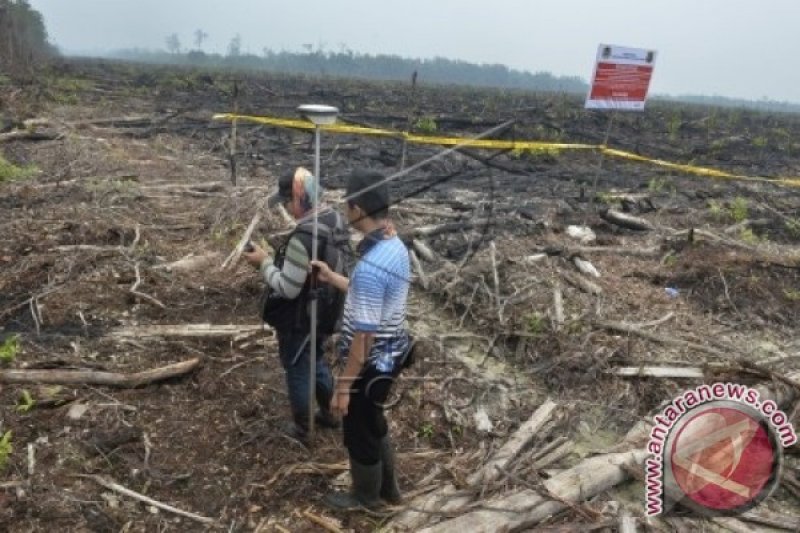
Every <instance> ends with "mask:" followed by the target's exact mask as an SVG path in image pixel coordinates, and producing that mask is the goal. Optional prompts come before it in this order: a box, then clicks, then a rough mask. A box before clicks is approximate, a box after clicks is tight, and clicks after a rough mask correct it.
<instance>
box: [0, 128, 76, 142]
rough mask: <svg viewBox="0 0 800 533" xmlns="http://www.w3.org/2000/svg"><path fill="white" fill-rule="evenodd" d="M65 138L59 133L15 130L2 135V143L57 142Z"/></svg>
mask: <svg viewBox="0 0 800 533" xmlns="http://www.w3.org/2000/svg"><path fill="white" fill-rule="evenodd" d="M63 136H64V134H63V133H60V132H57V131H40V130H14V131H9V132H8V133H0V143H6V142H11V141H56V140H58V139H61V138H62V137H63Z"/></svg>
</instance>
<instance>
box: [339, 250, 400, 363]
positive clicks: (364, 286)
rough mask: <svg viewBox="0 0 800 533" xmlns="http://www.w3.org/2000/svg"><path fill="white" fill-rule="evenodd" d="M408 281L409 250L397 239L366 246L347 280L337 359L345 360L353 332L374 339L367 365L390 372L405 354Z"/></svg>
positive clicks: (348, 352)
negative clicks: (348, 283)
mask: <svg viewBox="0 0 800 533" xmlns="http://www.w3.org/2000/svg"><path fill="white" fill-rule="evenodd" d="M409 278H410V266H409V260H408V250H406V247H405V245H404V244H403V242H402V241H401V240H400V239H399V238H398V237H392V238H390V239H382V240H379V241H377V242H375V243H374V244H371V245H370V246H368V248H367V251H366V252H365V253H364V255H363V257H361V259H360V260H359V261H358V263H357V264H356V267H355V269H354V270H353V274H352V275H351V276H350V285H349V288H348V290H347V298H346V300H345V304H344V314H343V317H342V331H341V335H340V336H339V346H338V347H339V355H340V357H342V358H343V359H346V358H347V356H348V355H349V354H350V345H351V344H352V342H353V335H354V333H355V332H365V333H373V334H374V335H375V339H374V342H373V344H372V350H370V353H369V354H368V356H367V364H369V365H373V366H374V367H375V368H376V369H377V370H378V371H379V372H387V373H389V372H392V371H393V370H394V368H395V365H396V363H397V362H398V361H399V360H400V358H401V357H402V356H403V355H404V354H405V353H406V351H407V350H408V342H409V341H408V333H407V332H406V329H405V321H406V301H407V299H408V288H409Z"/></svg>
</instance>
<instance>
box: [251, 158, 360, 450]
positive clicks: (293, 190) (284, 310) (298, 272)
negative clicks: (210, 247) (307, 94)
mask: <svg viewBox="0 0 800 533" xmlns="http://www.w3.org/2000/svg"><path fill="white" fill-rule="evenodd" d="M315 184H316V180H315V179H314V177H313V176H312V175H311V173H309V172H308V170H306V169H304V168H302V167H298V168H297V169H295V170H294V171H292V172H290V173H288V174H286V175H283V176H282V177H281V178H280V179H279V182H278V192H277V194H275V195H274V196H272V197H271V198H270V199H269V202H268V203H269V206H270V207H274V206H275V205H277V204H279V203H281V204H283V205H284V206H285V207H286V210H287V211H288V212H289V213H290V214H291V215H292V217H294V219H295V220H297V221H298V224H297V226H296V227H295V229H294V230H293V231H292V233H291V235H289V238H288V239H287V241H286V244H285V245H283V246H282V247H281V248H280V249H279V250H277V252H276V254H275V258H274V259H273V260H272V261H270V259H269V256H268V254H267V253H266V251H265V250H263V249H262V248H261V247H259V246H257V245H255V244H251V248H250V251H245V252H244V253H243V254H242V256H243V257H244V258H245V260H246V261H247V262H248V263H250V264H251V265H253V266H255V267H258V269H259V271H260V272H261V275H262V276H263V278H264V281H266V283H267V290H266V292H265V297H264V301H263V302H262V304H263V310H262V316H263V319H264V321H265V322H267V323H268V324H269V325H271V326H272V327H273V328H275V332H276V335H277V337H278V352H279V355H280V361H281V365H282V366H283V368H284V370H285V373H286V384H287V387H288V391H289V404H290V407H291V412H292V421H291V422H290V423H289V424H288V426H287V427H286V432H287V434H288V435H289V436H291V437H293V438H295V439H297V440H298V441H300V442H301V443H302V444H304V445H307V444H308V420H309V412H310V409H311V408H312V406H310V405H309V392H310V391H309V387H310V386H311V384H309V373H310V361H311V319H310V312H309V310H310V302H311V298H312V297H315V296H316V298H317V301H318V304H317V305H318V322H317V324H318V326H317V352H316V353H317V360H316V380H315V383H314V384H313V386H314V387H315V393H316V394H315V396H316V400H317V404H318V406H319V410H318V411H317V413H316V415H315V424H317V425H319V426H320V427H323V428H337V427H338V426H339V422H338V420H337V419H336V418H335V417H334V416H332V415H331V412H330V403H331V397H332V393H333V378H332V376H331V371H330V368H329V367H328V365H327V363H326V362H325V358H324V356H323V355H324V349H323V346H324V344H325V341H326V339H327V338H328V337H329V336H330V335H331V334H332V333H334V332H335V331H336V330H337V329H338V324H339V319H340V317H341V310H342V306H343V303H344V298H343V296H342V295H341V293H340V292H339V291H337V290H336V289H335V288H333V287H330V286H328V285H327V284H321V285H320V286H318V287H317V286H314V287H312V283H311V282H312V279H311V276H309V264H310V261H311V257H312V237H313V233H312V232H313V227H312V224H313V222H312V217H311V215H312V214H313V209H315V208H317V207H318V212H317V217H318V231H317V235H318V236H317V253H318V257H319V258H320V259H323V260H325V261H326V262H327V263H328V264H331V265H335V270H336V271H337V272H340V273H342V274H346V271H345V268H344V265H345V262H346V259H347V255H348V253H350V252H349V251H348V248H349V245H350V239H349V234H348V232H347V229H346V227H345V223H344V220H343V219H342V216H341V215H340V214H339V213H337V212H336V211H334V210H333V209H331V208H329V207H326V206H323V205H320V206H315V205H313V202H314V198H318V197H321V196H322V195H321V194H319V195H315V194H314V193H315V191H314V187H315V186H316V185H315Z"/></svg>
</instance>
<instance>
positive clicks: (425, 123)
mask: <svg viewBox="0 0 800 533" xmlns="http://www.w3.org/2000/svg"><path fill="white" fill-rule="evenodd" d="M414 128H415V129H416V130H417V131H419V132H420V133H426V134H429V135H430V134H432V133H436V130H437V125H436V120H434V119H433V118H432V117H422V118H420V119H419V120H417V121H416V122H415V123H414Z"/></svg>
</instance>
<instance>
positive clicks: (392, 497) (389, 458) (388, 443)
mask: <svg viewBox="0 0 800 533" xmlns="http://www.w3.org/2000/svg"><path fill="white" fill-rule="evenodd" d="M381 464H382V465H383V471H382V475H381V492H380V495H381V498H383V499H384V500H386V501H387V502H388V503H391V504H393V505H397V504H399V503H401V502H402V501H403V497H402V495H401V494H400V486H399V485H398V484H397V476H395V470H394V447H393V446H392V440H391V439H390V438H389V434H388V433H387V434H386V436H385V437H383V438H382V439H381Z"/></svg>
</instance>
